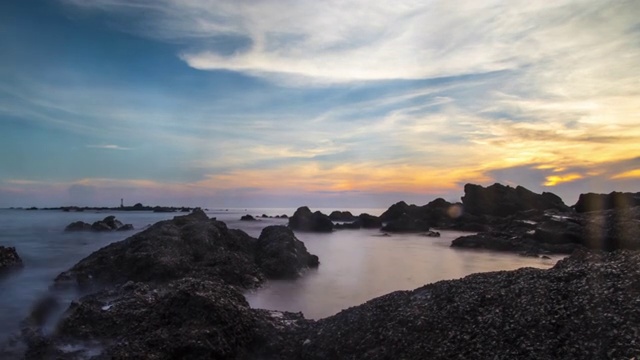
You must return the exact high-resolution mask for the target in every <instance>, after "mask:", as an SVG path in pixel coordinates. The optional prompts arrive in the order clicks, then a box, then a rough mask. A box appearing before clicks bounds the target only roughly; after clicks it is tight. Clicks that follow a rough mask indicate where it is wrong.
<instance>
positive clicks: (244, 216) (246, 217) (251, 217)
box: [240, 214, 256, 221]
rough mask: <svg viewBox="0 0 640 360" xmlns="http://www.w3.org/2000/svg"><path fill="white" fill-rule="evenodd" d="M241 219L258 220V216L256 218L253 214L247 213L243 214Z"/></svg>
mask: <svg viewBox="0 0 640 360" xmlns="http://www.w3.org/2000/svg"><path fill="white" fill-rule="evenodd" d="M240 220H242V221H256V218H254V217H253V216H251V215H249V214H247V215H243V216H242V217H240Z"/></svg>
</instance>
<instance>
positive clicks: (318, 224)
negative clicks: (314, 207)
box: [289, 206, 333, 232]
mask: <svg viewBox="0 0 640 360" xmlns="http://www.w3.org/2000/svg"><path fill="white" fill-rule="evenodd" d="M289 227H290V228H291V229H293V230H300V231H313V232H331V231H333V221H331V219H329V217H328V216H327V215H325V214H323V213H321V212H320V211H316V212H314V213H312V212H311V210H309V208H308V207H306V206H302V207H299V208H298V209H297V210H296V212H295V213H294V214H293V216H292V217H290V218H289Z"/></svg>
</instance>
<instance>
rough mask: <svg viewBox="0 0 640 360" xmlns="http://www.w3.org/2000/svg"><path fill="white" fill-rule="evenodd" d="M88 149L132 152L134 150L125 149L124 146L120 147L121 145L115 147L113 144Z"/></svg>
mask: <svg viewBox="0 0 640 360" xmlns="http://www.w3.org/2000/svg"><path fill="white" fill-rule="evenodd" d="M87 147H88V148H91V149H106V150H131V149H132V148H128V147H124V146H120V145H113V144H107V145H87Z"/></svg>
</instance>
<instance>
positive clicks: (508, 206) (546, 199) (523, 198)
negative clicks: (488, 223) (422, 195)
mask: <svg viewBox="0 0 640 360" xmlns="http://www.w3.org/2000/svg"><path fill="white" fill-rule="evenodd" d="M462 204H463V206H464V211H465V212H468V213H470V214H474V215H490V216H499V217H505V216H509V215H513V214H514V213H516V212H518V211H524V210H531V209H536V210H547V209H555V210H558V211H563V212H568V211H570V210H571V209H570V208H569V207H568V206H567V205H565V204H564V202H562V199H560V198H559V197H558V196H556V195H555V194H552V193H548V192H544V193H542V194H536V193H534V192H532V191H529V190H527V189H525V188H524V187H522V186H518V187H516V188H512V187H510V186H504V185H501V184H497V183H496V184H493V185H491V186H489V187H486V188H484V187H482V186H480V185H474V184H466V185H465V186H464V196H463V197H462Z"/></svg>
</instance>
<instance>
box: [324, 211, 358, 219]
mask: <svg viewBox="0 0 640 360" xmlns="http://www.w3.org/2000/svg"><path fill="white" fill-rule="evenodd" d="M329 219H331V220H333V221H354V220H355V219H356V217H355V216H353V214H352V213H351V212H349V211H338V210H336V211H333V212H331V214H329Z"/></svg>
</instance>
